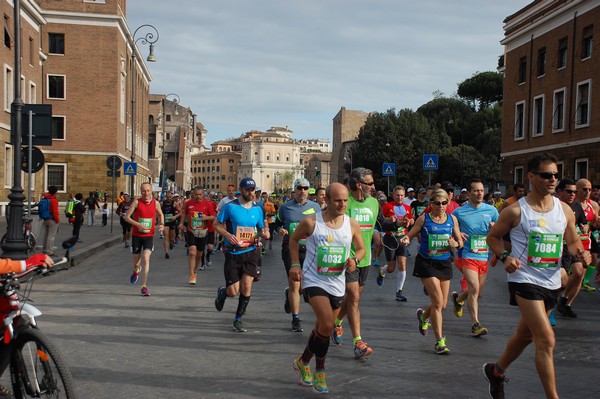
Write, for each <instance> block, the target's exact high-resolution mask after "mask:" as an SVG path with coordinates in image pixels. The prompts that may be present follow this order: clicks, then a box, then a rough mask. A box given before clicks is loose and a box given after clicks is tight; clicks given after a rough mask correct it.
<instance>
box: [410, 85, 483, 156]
mask: <svg viewBox="0 0 600 399" xmlns="http://www.w3.org/2000/svg"><path fill="white" fill-rule="evenodd" d="M417 112H419V113H420V114H422V115H423V116H425V117H426V118H427V119H428V120H429V121H430V122H431V123H432V124H433V125H434V126H435V127H436V128H437V129H438V130H442V131H444V132H445V133H446V134H448V135H449V136H450V138H451V139H452V145H459V144H461V143H462V142H463V138H462V135H463V134H464V132H462V131H461V126H463V125H464V123H463V121H465V120H467V119H469V118H470V117H471V115H473V113H474V111H473V110H472V109H471V107H469V105H467V104H465V102H464V101H461V100H458V99H455V98H446V97H442V98H435V99H433V100H431V101H429V102H428V103H426V104H423V105H421V106H420V107H419V108H418V109H417Z"/></svg>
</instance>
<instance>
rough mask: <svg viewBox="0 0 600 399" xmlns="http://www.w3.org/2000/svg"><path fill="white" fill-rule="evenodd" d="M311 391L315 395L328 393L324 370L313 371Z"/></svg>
mask: <svg viewBox="0 0 600 399" xmlns="http://www.w3.org/2000/svg"><path fill="white" fill-rule="evenodd" d="M313 391H315V393H329V388H327V381H325V370H315V373H314V374H313Z"/></svg>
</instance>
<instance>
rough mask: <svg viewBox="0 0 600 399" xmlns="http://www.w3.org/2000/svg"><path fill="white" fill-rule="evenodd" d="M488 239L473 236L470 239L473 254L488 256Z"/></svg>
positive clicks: (482, 236)
mask: <svg viewBox="0 0 600 399" xmlns="http://www.w3.org/2000/svg"><path fill="white" fill-rule="evenodd" d="M486 238H487V236H484V235H481V234H471V236H470V237H469V243H470V246H471V252H473V253H475V254H487V253H488V245H487V241H486Z"/></svg>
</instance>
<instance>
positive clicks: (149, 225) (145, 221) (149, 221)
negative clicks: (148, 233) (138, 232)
mask: <svg viewBox="0 0 600 399" xmlns="http://www.w3.org/2000/svg"><path fill="white" fill-rule="evenodd" d="M138 223H139V224H141V225H143V226H144V229H145V230H150V229H151V228H152V218H138Z"/></svg>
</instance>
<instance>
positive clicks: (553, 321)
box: [548, 309, 556, 327]
mask: <svg viewBox="0 0 600 399" xmlns="http://www.w3.org/2000/svg"><path fill="white" fill-rule="evenodd" d="M555 310H556V309H552V311H551V312H550V315H549V316H548V321H550V325H551V326H552V327H556V315H555V314H554V311H555Z"/></svg>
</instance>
